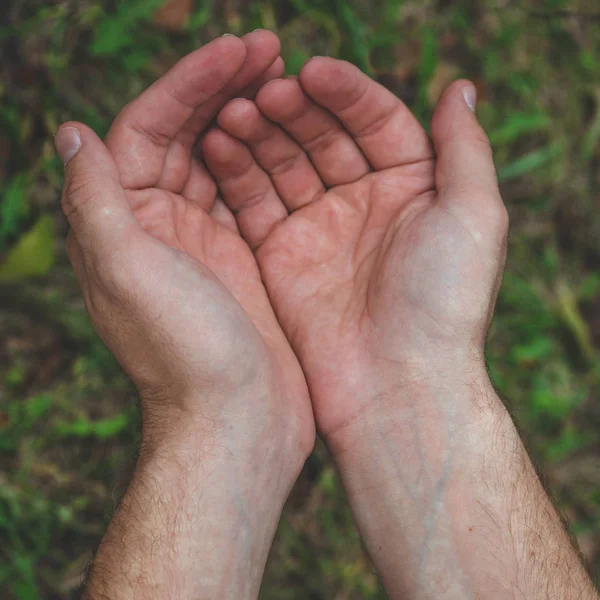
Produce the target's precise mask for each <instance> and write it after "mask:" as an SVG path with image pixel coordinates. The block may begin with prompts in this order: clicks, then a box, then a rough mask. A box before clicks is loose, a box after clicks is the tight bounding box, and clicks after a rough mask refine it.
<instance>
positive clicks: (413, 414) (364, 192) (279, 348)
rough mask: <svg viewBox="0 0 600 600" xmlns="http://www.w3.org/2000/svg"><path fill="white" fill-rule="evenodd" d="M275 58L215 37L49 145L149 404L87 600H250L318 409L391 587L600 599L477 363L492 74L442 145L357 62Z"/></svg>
mask: <svg viewBox="0 0 600 600" xmlns="http://www.w3.org/2000/svg"><path fill="white" fill-rule="evenodd" d="M278 52H279V44H278V42H277V40H276V38H275V37H274V36H273V35H271V34H269V33H267V32H254V33H253V34H249V35H248V36H245V37H244V38H243V39H242V40H239V39H237V38H235V37H230V38H221V39H219V40H216V41H215V42H212V43H211V44H209V45H207V46H206V47H204V48H203V49H200V50H198V51H197V52H195V53H192V54H191V55H190V56H188V57H186V58H184V59H183V60H182V61H181V62H180V63H179V64H178V65H177V66H176V67H175V68H174V69H173V71H171V72H170V73H169V74H168V75H166V76H165V77H164V78H163V79H161V80H159V82H157V83H156V84H155V85H154V86H152V88H150V89H149V90H148V91H147V92H145V93H144V94H143V95H142V96H140V98H138V99H137V100H136V101H135V102H133V103H132V104H131V105H129V106H128V107H126V108H125V109H124V111H123V112H122V113H121V114H120V115H119V117H117V119H116V121H115V123H114V125H113V128H112V129H111V131H110V133H109V134H108V136H107V138H106V140H105V142H104V143H103V142H101V141H100V140H99V139H98V138H97V137H96V136H95V134H94V133H93V132H92V131H91V130H89V129H88V128H86V127H85V126H84V125H82V124H79V123H68V124H66V125H64V126H63V127H62V128H61V129H60V131H59V132H58V134H57V139H56V144H57V148H58V150H59V153H60V154H61V156H62V157H63V159H64V161H65V163H66V182H65V190H64V194H63V207H64V210H65V213H66V214H67V216H68V218H69V221H70V223H71V226H72V233H71V234H70V236H69V240H68V247H69V254H70V257H71V260H72V262H73V265H74V268H75V270H76V273H77V276H78V278H79V280H80V282H81V286H82V289H83V293H84V297H85V300H86V304H87V307H88V310H89V312H90V315H91V318H92V320H93V322H94V324H95V326H96V328H97V330H98V332H99V334H100V335H101V337H102V338H103V339H104V341H105V342H106V343H107V345H108V346H109V348H111V350H112V351H113V352H114V353H115V355H116V356H117V358H118V360H119V361H120V362H121V364H122V366H123V367H124V368H125V370H126V371H127V372H128V373H129V375H130V376H131V378H132V379H133V381H134V382H135V383H136V385H137V386H138V388H139V391H140V396H141V399H142V410H143V418H144V430H143V443H142V449H141V454H140V460H139V462H138V465H137V469H136V473H135V475H134V477H133V481H132V483H131V485H130V487H129V489H128V491H127V494H126V496H125V498H124V499H123V502H122V504H121V506H120V508H119V510H118V511H117V514H116V515H115V518H114V519H113V521H112V523H111V525H110V526H109V529H108V531H107V533H106V536H105V538H104V540H103V543H102V545H101V547H100V550H99V552H98V555H97V557H96V559H95V561H94V565H93V568H92V571H91V576H90V580H89V583H88V586H87V588H86V591H85V598H87V599H90V600H91V599H96V598H98V599H100V598H107V597H110V598H114V599H120V598H144V599H146V598H148V599H152V598H165V597H174V598H190V599H192V598H236V599H245V598H256V596H257V595H258V590H259V587H260V580H261V576H262V572H263V569H264V564H265V561H266V557H267V554H268V550H269V546H270V543H271V539H272V536H273V533H274V531H275V527H276V524H277V520H278V518H279V515H280V512H281V508H282V506H283V503H284V501H285V498H286V497H287V494H288V492H289V489H290V488H291V485H292V484H293V482H294V480H295V478H296V476H297V474H298V472H299V470H300V468H301V466H302V464H303V462H304V460H305V458H306V456H307V454H308V453H309V452H310V449H311V447H312V444H313V441H314V435H315V421H316V425H317V427H318V428H319V430H320V432H321V434H322V435H323V437H324V439H325V440H326V442H327V444H328V445H329V447H330V449H331V451H332V453H333V455H334V458H335V460H336V462H337V464H338V467H339V469H340V472H341V474H342V477H343V480H344V484H345V486H346V489H347V491H348V496H349V500H350V503H351V505H352V508H353V511H354V514H355V516H356V520H357V522H358V524H359V528H360V530H361V533H362V535H363V537H364V539H365V542H366V545H367V547H368V549H369V552H370V554H371V556H372V558H373V560H374V562H375V564H376V566H377V568H378V570H379V572H380V573H381V576H382V578H383V581H384V584H385V586H386V589H387V591H388V594H389V596H390V598H393V599H395V598H398V599H400V598H427V599H429V598H436V599H437V598H448V599H454V598H457V599H458V598H461V599H462V598H493V599H496V598H498V599H501V598H527V599H529V598H549V597H550V598H554V597H556V598H578V599H579V598H596V593H595V591H594V590H593V587H592V585H591V583H590V580H589V578H588V577H587V575H586V574H585V571H584V569H583V567H582V565H581V562H580V560H579V558H578V556H577V554H576V552H575V551H574V550H573V548H572V547H571V545H570V543H569V540H568V538H567V535H566V533H565V531H564V529H563V527H562V523H561V521H560V519H559V517H558V515H557V513H556V512H555V511H554V509H553V507H552V505H551V503H550V501H549V499H548V497H547V495H546V494H545V492H544V490H543V489H542V487H541V485H540V483H539V481H538V479H537V476H536V474H535V472H534V470H533V468H532V466H531V463H530V461H529V459H528V457H527V454H526V453H525V451H524V449H523V447H522V444H521V442H520V439H519V436H518V435H517V432H516V430H515V428H514V425H513V423H512V421H511V420H510V418H509V417H508V415H507V413H506V411H505V409H504V407H503V405H502V403H501V402H500V400H499V399H498V398H497V396H496V394H495V392H494V390H493V388H492V386H491V384H490V382H489V379H488V377H487V374H486V370H485V365H484V360H483V344H484V339H485V333H486V331H487V328H488V325H489V322H490V319H491V316H492V313H493V307H494V303H495V298H496V294H497V290H498V287H499V284H500V280H501V275H502V269H503V265H504V256H505V247H506V233H507V225H508V223H507V217H506V210H505V208H504V205H503V203H502V200H501V198H500V193H499V191H498V186H497V182H496V177H495V170H494V165H493V161H492V156H491V151H490V148H489V143H488V142H487V138H486V136H485V133H484V132H483V130H482V129H481V127H480V126H479V125H478V123H477V120H476V117H475V115H474V113H473V111H472V110H471V108H472V107H474V104H475V90H474V88H473V86H472V84H470V83H469V82H467V81H459V82H456V83H455V84H454V85H453V86H451V87H450V88H449V90H448V91H447V92H446V94H445V95H444V97H443V98H442V100H441V101H440V104H439V106H438V108H437V110H436V113H435V116H434V119H433V123H432V128H431V131H432V142H433V143H432V142H431V141H430V139H429V138H428V136H427V135H426V134H425V132H424V131H423V129H422V128H421V127H420V125H419V124H418V123H417V121H416V120H415V119H414V117H413V116H412V115H411V114H410V112H409V111H408V109H407V108H406V107H405V106H404V105H403V104H402V103H401V102H400V101H399V100H398V99H397V98H396V97H395V96H393V95H392V94H390V93H389V92H388V91H386V90H385V89H383V88H382V87H380V86H378V85H377V84H375V83H374V82H372V81H371V80H370V79H369V78H368V77H366V76H365V75H363V74H362V73H360V72H359V71H358V70H357V69H356V68H354V67H352V66H351V65H349V64H347V63H343V62H340V61H335V60H332V59H325V58H319V59H315V60H313V61H310V62H309V63H308V64H307V65H306V66H305V67H304V69H303V71H302V73H301V75H300V78H299V79H289V80H281V79H277V78H278V77H280V76H281V74H282V72H283V63H282V62H281V60H280V59H279V58H278ZM259 90H260V91H259ZM257 92H258V93H257ZM255 96H256V97H255ZM232 98H236V99H235V100H233V101H231V102H229V103H228V104H226V102H227V101H228V100H230V99H232ZM253 98H254V101H253V100H252V99H253ZM225 104H226V105H225ZM224 105H225V106H224ZM219 111H220V112H219ZM217 114H218V126H219V127H218V128H214V129H212V130H210V131H208V132H207V131H206V130H207V128H208V127H209V126H210V124H211V122H212V121H213V118H214V117H216V116H217ZM198 140H200V144H201V146H200V147H198ZM203 163H206V167H207V168H205V167H204V164H203ZM296 356H297V358H296ZM307 383H308V386H307ZM309 391H310V396H309ZM311 401H312V407H311ZM313 410H314V417H313Z"/></svg>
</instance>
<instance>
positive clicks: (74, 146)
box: [55, 123, 141, 258]
mask: <svg viewBox="0 0 600 600" xmlns="http://www.w3.org/2000/svg"><path fill="white" fill-rule="evenodd" d="M55 143H56V149H57V151H58V153H59V155H60V157H61V158H62V159H63V162H64V163H65V184H64V188H63V194H62V207H63V211H64V213H65V215H66V217H67V219H68V220H69V223H70V225H71V228H72V230H73V234H74V235H75V237H76V238H77V242H78V244H79V246H80V247H81V249H82V251H83V253H84V254H85V255H88V256H90V257H92V258H104V257H105V256H108V255H109V254H111V253H112V252H113V251H114V250H115V248H116V247H118V246H119V245H120V244H121V242H122V240H123V239H124V237H126V236H128V235H132V234H133V233H134V232H139V231H141V229H140V226H139V224H138V222H137V220H136V218H135V217H134V215H133V213H132V212H131V209H130V208H129V203H128V202H127V198H126V197H125V192H124V191H123V188H122V187H121V185H120V183H119V170H118V168H117V165H116V163H115V161H114V159H113V158H112V156H111V154H110V152H109V151H108V149H107V148H106V146H105V145H104V144H103V143H102V141H101V140H100V139H99V138H98V136H97V135H96V134H95V133H94V132H93V131H92V130H91V129H90V128H89V127H86V126H85V125H82V124H81V123H66V124H64V125H63V126H61V128H60V129H59V130H58V133H57V134H56V139H55Z"/></svg>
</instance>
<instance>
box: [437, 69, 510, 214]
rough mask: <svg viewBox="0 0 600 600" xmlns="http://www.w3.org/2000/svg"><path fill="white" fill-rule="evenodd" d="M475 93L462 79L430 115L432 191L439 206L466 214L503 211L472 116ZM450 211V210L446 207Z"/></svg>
mask: <svg viewBox="0 0 600 600" xmlns="http://www.w3.org/2000/svg"><path fill="white" fill-rule="evenodd" d="M476 102H477V91H476V89H475V86H474V85H473V84H472V83H471V82H470V81H466V80H464V79H462V80H459V81H455V82H454V83H453V84H452V85H450V86H449V87H448V89H447V90H446V91H445V92H444V94H443V96H442V98H441V99H440V101H439V103H438V106H437V108H436V110H435V113H434V115H433V119H432V122H431V136H432V139H433V143H434V146H435V150H436V154H437V166H436V175H435V176H436V187H437V190H438V193H439V200H440V203H442V204H444V203H447V204H450V203H452V204H453V205H454V208H459V206H463V207H465V208H467V209H470V210H469V212H471V211H475V212H484V213H485V212H487V210H488V209H489V210H490V211H496V210H497V211H498V212H497V213H494V215H490V216H497V217H498V218H501V219H504V218H505V214H504V213H505V210H506V209H505V208H504V204H503V202H502V199H501V197H500V191H499V189H498V179H497V176H496V168H495V166H494V160H493V156H492V149H491V146H490V142H489V140H488V137H487V135H486V133H485V131H484V130H483V127H481V125H480V124H479V122H478V120H477V117H476V115H475V105H476ZM448 208H450V206H448Z"/></svg>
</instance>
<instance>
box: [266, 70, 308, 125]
mask: <svg viewBox="0 0 600 600" xmlns="http://www.w3.org/2000/svg"><path fill="white" fill-rule="evenodd" d="M298 93H301V94H302V95H304V93H303V92H302V88H301V87H300V84H299V82H298V79H296V78H286V79H274V80H272V81H270V82H269V83H268V84H267V85H265V86H263V88H262V89H261V90H260V92H259V93H258V94H257V96H256V104H257V106H258V107H259V108H260V110H261V111H263V112H265V114H268V115H269V114H270V115H273V116H277V117H278V118H285V117H286V116H289V114H291V113H292V112H294V110H295V104H296V103H295V102H293V100H294V99H295V98H296V97H297V95H298Z"/></svg>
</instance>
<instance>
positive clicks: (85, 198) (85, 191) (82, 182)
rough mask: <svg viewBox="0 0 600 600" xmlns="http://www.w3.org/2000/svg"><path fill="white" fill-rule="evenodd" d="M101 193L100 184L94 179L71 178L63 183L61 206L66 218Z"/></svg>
mask: <svg viewBox="0 0 600 600" xmlns="http://www.w3.org/2000/svg"><path fill="white" fill-rule="evenodd" d="M101 193H102V185H101V182H100V181H99V180H97V179H94V178H89V177H88V178H85V179H79V178H73V179H70V180H68V181H67V182H66V183H65V187H64V189H63V194H62V199H61V205H62V210H63V212H64V214H65V216H66V217H67V218H68V217H70V216H71V215H72V214H73V213H75V212H78V211H80V210H81V209H82V208H83V207H84V206H85V205H86V204H87V203H88V202H90V201H92V200H93V199H94V198H96V197H98V196H99V195H100V194H101Z"/></svg>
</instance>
